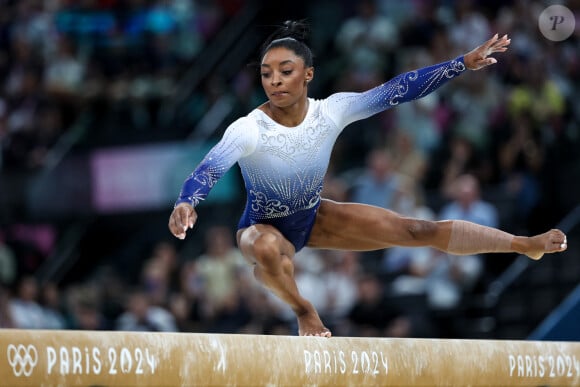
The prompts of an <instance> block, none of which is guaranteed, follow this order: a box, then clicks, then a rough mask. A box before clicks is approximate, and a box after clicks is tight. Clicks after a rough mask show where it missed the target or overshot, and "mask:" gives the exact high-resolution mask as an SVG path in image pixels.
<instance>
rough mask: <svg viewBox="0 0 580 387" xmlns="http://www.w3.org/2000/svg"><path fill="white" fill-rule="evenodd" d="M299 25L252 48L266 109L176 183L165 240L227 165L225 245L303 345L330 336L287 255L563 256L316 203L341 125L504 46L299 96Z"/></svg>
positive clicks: (302, 75) (449, 223)
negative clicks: (288, 315) (382, 79)
mask: <svg viewBox="0 0 580 387" xmlns="http://www.w3.org/2000/svg"><path fill="white" fill-rule="evenodd" d="M307 32H308V26H307V25H306V24H304V23H301V22H292V21H288V22H286V23H285V24H284V25H283V26H282V27H280V28H279V29H278V30H277V31H275V32H274V33H273V34H272V35H271V36H270V37H269V38H268V39H267V40H266V42H265V43H264V46H263V49H262V52H261V58H260V72H261V80H262V87H263V89H264V92H265V93H266V96H267V101H266V102H264V103H263V104H262V105H260V106H258V107H257V108H256V109H254V110H253V111H251V112H250V113H249V114H248V115H247V116H245V117H241V118H239V119H238V120H236V121H234V122H233V123H232V124H230V125H229V127H228V128H227V130H226V131H225V133H224V135H223V137H222V139H221V140H220V141H219V142H218V143H217V144H216V145H215V146H214V147H213V148H212V149H211V150H210V151H209V152H208V154H207V155H206V156H205V158H204V159H203V160H202V161H201V162H200V164H199V165H198V166H197V168H196V169H195V170H194V171H193V173H192V174H191V175H190V176H189V177H188V178H187V179H186V180H185V182H184V183H183V187H182V189H181V192H180V194H179V198H178V199H177V201H176V203H175V207H174V209H173V212H172V213H171V216H170V218H169V229H170V231H171V233H172V234H173V235H175V236H176V237H177V238H180V239H184V238H185V235H186V231H187V229H188V228H193V226H194V224H195V222H196V220H197V213H196V211H195V207H196V206H197V205H198V204H199V203H200V201H202V200H203V199H204V198H205V197H206V196H207V195H208V193H209V191H210V190H211V188H212V187H213V186H214V184H215V183H216V182H217V181H218V180H219V179H220V177H221V176H223V174H224V173H225V172H226V171H228V170H229V169H230V168H231V167H232V166H233V165H234V164H235V163H236V162H237V163H238V164H239V166H240V169H241V173H242V175H243V179H244V183H245V188H246V193H247V201H246V206H245V210H244V212H243V215H242V216H241V219H240V221H239V225H238V231H237V242H238V246H239V248H240V250H241V251H242V253H243V255H244V257H245V258H246V259H247V260H248V262H249V263H251V264H253V265H254V274H255V277H256V278H257V279H258V280H259V281H260V282H262V283H263V285H265V286H266V287H267V288H269V289H270V290H271V291H272V292H274V293H275V294H276V295H277V296H278V297H280V298H281V299H282V300H283V301H285V302H286V303H287V304H288V305H289V306H290V307H291V308H292V310H293V311H294V313H295V314H296V317H297V319H298V333H299V334H300V335H303V336H324V337H330V336H331V332H330V330H329V329H327V328H326V327H325V326H324V324H323V323H322V321H321V319H320V317H319V315H318V312H317V311H316V310H315V308H314V307H313V305H312V304H311V303H310V302H309V301H308V300H306V299H305V298H303V297H302V296H301V295H300V293H299V291H298V288H297V286H296V282H295V280H294V275H293V272H294V266H293V263H292V259H293V257H294V254H295V253H296V252H297V251H299V250H300V249H302V248H303V247H304V246H308V247H312V248H321V249H343V250H360V251H369V250H377V249H384V248H388V247H392V246H431V247H433V248H436V249H439V250H442V251H445V252H447V253H451V254H455V255H467V254H477V253H492V252H498V253H499V252H506V253H507V252H515V253H520V254H525V255H527V256H528V257H530V258H532V259H540V258H541V257H542V255H543V254H544V253H553V252H559V251H563V250H565V249H566V248H567V241H566V236H565V235H564V233H562V232H561V231H560V230H555V229H552V230H550V231H547V232H545V233H543V234H540V235H536V236H533V237H525V236H514V235H512V234H509V233H506V232H504V231H501V230H498V229H495V228H489V227H485V226H481V225H478V224H474V223H470V222H466V221H460V220H444V221H425V220H420V219H414V218H408V217H403V216H401V215H399V214H397V213H395V212H393V211H390V210H387V209H383V208H378V207H373V206H369V205H363V204H358V203H338V202H335V201H332V200H328V199H324V198H321V191H322V186H323V179H324V175H325V173H326V170H327V168H328V163H329V159H330V155H331V151H332V148H333V146H334V143H335V141H336V139H337V137H338V135H339V134H340V133H341V131H342V130H343V129H344V128H345V127H346V126H347V125H349V124H350V123H352V122H354V121H356V120H361V119H364V118H367V117H369V116H371V115H373V114H376V113H378V112H381V111H384V110H386V109H389V108H391V107H394V106H396V105H398V104H400V103H404V102H407V101H411V100H414V99H417V98H421V97H423V96H425V95H427V94H429V93H431V92H432V91H434V90H435V89H437V88H438V87H440V86H442V85H443V84H445V83H446V82H447V81H448V80H450V79H453V78H455V77H457V76H459V75H461V74H462V73H464V72H466V71H467V70H480V69H482V68H484V67H486V66H489V65H491V64H494V63H496V62H497V61H496V59H495V58H493V57H490V55H491V54H493V53H498V52H504V51H506V50H507V48H508V46H509V44H510V39H508V37H507V35H504V36H502V37H499V36H498V35H497V34H496V35H495V36H493V37H492V38H491V39H489V40H488V41H487V42H485V43H483V44H482V45H480V46H479V47H477V48H475V49H473V50H472V51H470V52H469V53H467V54H464V55H462V56H459V57H457V58H455V59H452V60H450V61H448V62H444V63H440V64H437V65H434V66H430V67H425V68H421V69H419V70H416V71H410V72H407V73H404V74H401V75H398V76H396V77H394V78H393V79H391V80H389V81H388V82H386V83H384V84H382V85H379V86H377V87H375V88H372V89H370V90H368V91H366V92H362V93H354V92H340V93H336V94H333V95H330V96H329V97H327V98H326V99H320V100H318V99H313V98H309V97H308V83H309V82H310V81H311V80H312V78H313V76H314V67H313V61H312V53H311V51H310V49H309V47H308V46H307V45H306V44H305V43H304V40H305V38H306V35H307Z"/></svg>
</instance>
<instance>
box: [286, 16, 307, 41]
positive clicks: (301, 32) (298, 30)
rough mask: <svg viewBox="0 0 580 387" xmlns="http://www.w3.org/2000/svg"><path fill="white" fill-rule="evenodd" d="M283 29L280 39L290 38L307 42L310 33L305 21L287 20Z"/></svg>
mask: <svg viewBox="0 0 580 387" xmlns="http://www.w3.org/2000/svg"><path fill="white" fill-rule="evenodd" d="M282 29H283V31H281V32H282V33H281V34H280V35H281V36H280V38H282V37H290V38H294V39H296V40H301V41H305V40H306V39H307V38H308V34H309V32H310V30H309V28H308V24H307V23H306V21H305V20H286V21H285V22H284V25H283V27H282Z"/></svg>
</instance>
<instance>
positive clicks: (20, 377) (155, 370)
mask: <svg viewBox="0 0 580 387" xmlns="http://www.w3.org/2000/svg"><path fill="white" fill-rule="evenodd" d="M0 385H3V386H31V385H35V386H65V385H66V386H80V385H82V386H88V385H99V386H199V385H213V386H216V385H220V386H221V385H240V386H250V385H251V386H266V385H267V386H296V385H301V386H305V385H309V386H315V385H359V386H360V385H381V386H538V385H542V386H579V385H580V343H577V342H540V341H507V340H501V341H500V340H491V341H489V340H449V339H395V338H349V337H333V338H330V339H325V338H316V337H295V336H258V335H226V334H201V333H140V332H118V331H115V332H113V331H106V332H104V331H99V332H93V331H72V330H67V331H47V330H16V329H4V330H0Z"/></svg>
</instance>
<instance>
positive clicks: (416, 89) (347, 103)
mask: <svg viewBox="0 0 580 387" xmlns="http://www.w3.org/2000/svg"><path fill="white" fill-rule="evenodd" d="M465 70H466V67H465V64H464V62H463V56H460V57H458V58H456V59H453V60H450V61H447V62H443V63H439V64H436V65H433V66H429V67H424V68H421V69H419V70H414V71H409V72H406V73H403V74H400V75H397V76H396V77H394V78H392V79H391V80H389V81H387V82H385V83H383V84H382V85H379V86H377V87H375V88H372V89H370V90H367V91H365V92H362V93H352V92H350V93H336V94H333V95H332V96H330V97H329V98H328V101H329V104H328V105H329V106H332V110H333V113H334V114H333V117H334V118H335V119H336V122H335V123H336V124H337V125H338V126H340V127H345V126H347V125H348V124H350V123H352V122H354V121H358V120H361V119H364V118H367V117H370V116H372V115H374V114H377V113H379V112H381V111H384V110H387V109H389V108H391V107H393V106H397V105H398V104H401V103H404V102H408V101H412V100H415V99H418V98H421V97H424V96H426V95H427V94H429V93H432V92H433V91H435V90H437V89H438V88H439V87H441V86H443V85H444V84H445V83H447V81H449V80H451V79H453V78H455V77H456V76H458V75H460V74H461V73H462V72H464V71H465Z"/></svg>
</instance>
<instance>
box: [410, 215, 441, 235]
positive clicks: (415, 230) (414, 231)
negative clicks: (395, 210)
mask: <svg viewBox="0 0 580 387" xmlns="http://www.w3.org/2000/svg"><path fill="white" fill-rule="evenodd" d="M437 229H438V225H437V222H434V221H431V220H423V219H409V220H408V224H407V230H408V231H409V234H411V236H412V237H413V239H415V240H426V239H429V238H431V237H433V236H434V235H435V234H436V233H437Z"/></svg>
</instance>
